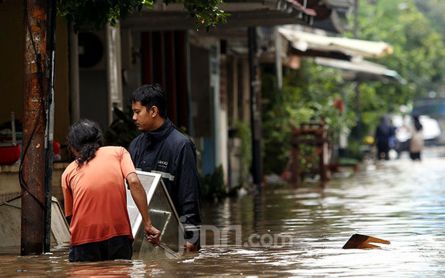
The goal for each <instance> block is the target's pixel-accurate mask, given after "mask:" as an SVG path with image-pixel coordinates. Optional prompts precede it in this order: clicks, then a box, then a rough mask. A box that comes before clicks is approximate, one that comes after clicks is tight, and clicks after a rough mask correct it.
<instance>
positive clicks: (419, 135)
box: [409, 115, 424, 161]
mask: <svg viewBox="0 0 445 278" xmlns="http://www.w3.org/2000/svg"><path fill="white" fill-rule="evenodd" d="M413 121H414V123H413V125H414V127H413V129H412V133H411V141H410V144H409V157H410V158H411V160H413V161H416V160H417V161H420V160H422V157H421V156H422V155H421V154H422V150H423V147H424V139H423V126H422V124H421V123H420V120H419V116H417V115H415V116H413Z"/></svg>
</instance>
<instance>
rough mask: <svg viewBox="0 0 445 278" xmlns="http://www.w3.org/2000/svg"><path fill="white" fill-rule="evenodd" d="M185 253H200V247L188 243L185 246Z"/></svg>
mask: <svg viewBox="0 0 445 278" xmlns="http://www.w3.org/2000/svg"><path fill="white" fill-rule="evenodd" d="M184 251H185V252H198V246H196V245H194V244H193V243H191V242H188V241H186V242H185V244H184Z"/></svg>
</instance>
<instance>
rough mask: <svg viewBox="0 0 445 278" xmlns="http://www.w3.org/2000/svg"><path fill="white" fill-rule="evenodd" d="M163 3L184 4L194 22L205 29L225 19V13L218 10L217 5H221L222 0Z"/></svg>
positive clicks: (181, 0) (184, 0)
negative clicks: (194, 19)
mask: <svg viewBox="0 0 445 278" xmlns="http://www.w3.org/2000/svg"><path fill="white" fill-rule="evenodd" d="M164 2H165V3H167V4H168V3H169V2H176V3H182V4H184V7H185V8H186V9H187V10H188V11H189V12H190V14H191V15H192V16H193V17H195V18H196V21H197V22H198V23H199V24H200V25H201V26H205V27H206V28H210V27H214V26H216V25H217V24H219V23H223V22H225V21H226V19H227V13H225V12H224V11H223V10H221V9H220V8H218V4H221V3H222V2H223V1H222V0H164Z"/></svg>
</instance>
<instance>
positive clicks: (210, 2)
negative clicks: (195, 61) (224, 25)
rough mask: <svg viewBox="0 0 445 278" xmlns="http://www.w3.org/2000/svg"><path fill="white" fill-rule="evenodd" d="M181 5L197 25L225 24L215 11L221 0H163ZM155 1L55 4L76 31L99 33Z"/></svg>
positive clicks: (66, 0) (89, 0)
mask: <svg viewBox="0 0 445 278" xmlns="http://www.w3.org/2000/svg"><path fill="white" fill-rule="evenodd" d="M164 3H166V4H169V3H182V4H184V7H185V8H186V9H187V10H188V11H189V13H190V15H191V16H193V17H194V18H195V19H196V21H197V23H198V25H200V26H205V27H206V28H210V27H213V26H215V25H216V24H218V23H221V22H224V21H225V20H226V17H227V14H226V13H225V12H224V11H223V10H221V9H220V8H218V6H217V5H218V4H220V3H222V0H164ZM153 4H154V0H101V1H98V0H57V10H58V13H59V15H61V16H63V17H65V18H67V19H68V20H69V21H71V22H73V23H74V26H75V28H76V29H78V28H80V27H82V28H87V29H101V28H103V27H104V26H105V25H106V24H107V23H110V24H111V25H115V24H116V23H117V22H118V20H119V19H121V18H125V17H127V16H128V15H129V14H132V13H136V12H140V11H141V9H142V8H143V7H144V6H146V7H152V6H153Z"/></svg>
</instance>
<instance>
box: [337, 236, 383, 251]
mask: <svg viewBox="0 0 445 278" xmlns="http://www.w3.org/2000/svg"><path fill="white" fill-rule="evenodd" d="M371 243H382V244H390V243H391V242H389V241H388V240H384V239H380V238H376V237H372V236H367V235H360V234H353V235H352V236H351V238H349V240H348V241H347V242H346V244H345V245H344V246H343V249H372V248H380V246H379V245H375V244H371Z"/></svg>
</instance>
